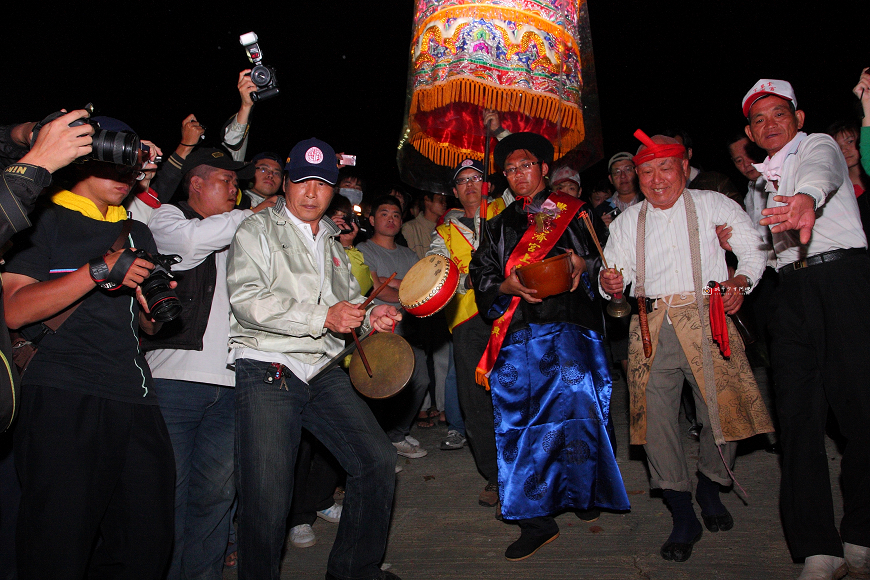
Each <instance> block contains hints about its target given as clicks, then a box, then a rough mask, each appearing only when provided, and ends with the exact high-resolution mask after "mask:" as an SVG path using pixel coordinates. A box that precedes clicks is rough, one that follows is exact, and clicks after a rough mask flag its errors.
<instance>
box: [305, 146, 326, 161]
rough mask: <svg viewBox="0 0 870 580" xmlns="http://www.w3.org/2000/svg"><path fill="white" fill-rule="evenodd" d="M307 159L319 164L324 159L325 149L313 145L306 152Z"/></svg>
mask: <svg viewBox="0 0 870 580" xmlns="http://www.w3.org/2000/svg"><path fill="white" fill-rule="evenodd" d="M305 161H307V162H308V163H311V164H313V165H317V164H318V163H320V162H321V161H323V151H321V150H320V149H319V148H317V147H312V148H310V149H309V150H308V151H306V152H305Z"/></svg>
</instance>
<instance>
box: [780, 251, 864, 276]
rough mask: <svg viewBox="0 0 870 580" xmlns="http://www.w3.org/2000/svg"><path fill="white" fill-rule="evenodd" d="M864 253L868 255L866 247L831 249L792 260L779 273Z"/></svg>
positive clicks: (786, 272)
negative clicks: (795, 260)
mask: <svg viewBox="0 0 870 580" xmlns="http://www.w3.org/2000/svg"><path fill="white" fill-rule="evenodd" d="M862 254H863V255H867V250H866V249H865V248H848V249H846V250H831V251H830V252H824V253H822V254H816V255H815V256H810V257H809V258H806V259H803V260H798V261H797V262H792V263H791V264H786V265H785V266H783V267H782V268H780V269H779V273H780V274H788V273H790V272H794V271H795V270H802V269H804V268H809V267H810V266H817V265H819V264H824V263H827V262H834V261H836V260H840V259H842V258H848V257H849V256H860V255H862Z"/></svg>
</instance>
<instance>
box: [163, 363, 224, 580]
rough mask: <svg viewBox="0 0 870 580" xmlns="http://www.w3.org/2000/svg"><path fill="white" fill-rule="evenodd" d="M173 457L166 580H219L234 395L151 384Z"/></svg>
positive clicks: (203, 387) (206, 387) (173, 383)
mask: <svg viewBox="0 0 870 580" xmlns="http://www.w3.org/2000/svg"><path fill="white" fill-rule="evenodd" d="M154 391H155V393H156V394H157V401H158V403H159V404H160V411H161V412H162V413H163V420H164V421H165V422H166V429H167V430H168V431H169V439H170V440H171V441H172V450H173V452H174V454H175V473H176V477H175V544H174V549H173V553H172V561H171V563H170V566H169V573H168V574H167V579H168V580H176V579H180V578H184V579H185V580H220V578H221V577H222V575H223V564H224V551H225V550H226V548H227V537H228V535H229V529H230V507H231V506H232V503H233V498H234V497H235V493H236V488H235V483H234V480H233V467H234V463H233V441H234V437H233V433H234V431H235V420H234V419H235V401H236V394H235V390H234V389H233V388H232V387H220V386H216V385H211V384H206V383H195V382H190V381H177V380H172V379H154Z"/></svg>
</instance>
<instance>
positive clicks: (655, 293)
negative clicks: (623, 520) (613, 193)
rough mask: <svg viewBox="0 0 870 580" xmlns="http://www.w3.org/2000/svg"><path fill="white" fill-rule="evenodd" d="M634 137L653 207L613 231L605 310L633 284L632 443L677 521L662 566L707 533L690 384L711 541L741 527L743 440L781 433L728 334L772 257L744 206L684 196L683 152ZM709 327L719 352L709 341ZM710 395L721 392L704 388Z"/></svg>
mask: <svg viewBox="0 0 870 580" xmlns="http://www.w3.org/2000/svg"><path fill="white" fill-rule="evenodd" d="M636 135H638V136H639V138H640V139H641V141H643V142H644V145H643V146H641V148H640V149H639V150H638V153H637V155H636V156H635V157H634V163H635V166H636V167H637V174H638V178H639V182H640V188H641V191H642V192H643V194H644V195H645V196H646V201H644V202H642V203H640V204H637V205H634V206H632V207H630V208H628V209H627V210H626V211H624V212H623V213H622V214H620V215H619V217H617V218H616V219H615V220H614V221H613V223H612V224H610V238H609V239H608V242H607V246H606V247H605V249H604V258H605V260H606V262H607V264H608V265H609V266H611V268H610V269H607V270H602V271H601V273H600V276H599V279H600V284H601V288H602V290H603V292H602V294H604V293H606V294H605V297H606V298H608V299H609V296H607V295H610V296H612V295H614V294H616V293H619V292H623V290H624V288H625V286H626V285H627V284H629V283H631V284H632V292H633V293H634V294H635V295H636V296H637V298H638V305H639V307H640V309H641V318H640V320H639V318H638V316H634V317H633V318H632V322H631V329H630V331H629V351H628V352H629V356H628V387H629V398H630V407H631V412H630V429H631V440H630V442H631V443H632V444H634V445H641V444H642V445H644V449H645V450H646V454H647V458H648V461H649V471H650V485H651V486H652V487H653V488H660V489H662V490H663V494H664V498H665V502H666V503H667V504H668V506H669V507H670V509H671V512H672V515H673V524H674V525H673V530H672V532H671V534H670V537H669V538H668V539H667V541H666V542H665V544H664V545H663V546H662V549H661V555H662V557H663V558H664V559H665V560H674V561H677V562H683V561H685V560H687V559H688V558H689V556H690V555H691V553H692V546H693V545H694V544H695V542H697V541H698V540H699V539H700V538H701V533H702V528H701V523H700V522H699V521H698V518H697V517H696V516H695V510H694V507H693V505H692V493H691V491H690V490H691V481H690V474H689V471H688V469H687V467H686V461H685V458H684V452H683V447H682V445H683V444H682V441H683V438H682V435H681V431H680V428H679V423H678V415H679V410H680V393H681V391H682V386H683V378H684V377H685V378H686V379H687V380H688V381H689V383H690V384H691V385H692V391H693V393H694V397H695V405H696V408H697V412H698V418H699V420H701V421H702V422H703V423H704V425H705V428H704V430H703V431H701V438H700V454H699V461H698V486H697V492H696V498H697V499H698V503H699V504H700V505H701V516H702V517H703V519H704V525H705V526H706V527H707V529H708V530H710V531H711V532H716V531H719V530H722V531H725V530H730V529H731V527H732V526H733V525H734V522H733V519H732V517H731V514H730V513H728V510H727V509H726V508H725V506H724V505H723V504H722V502H721V500H720V499H719V486H720V485H723V486H729V485H731V483H732V474H731V467H732V466H733V464H734V456H735V451H736V448H737V443H736V441H738V440H740V439H745V438H747V437H750V436H752V435H755V434H758V433H765V432H769V431H772V430H773V428H772V426H771V423H770V418H769V416H768V414H767V409H765V407H764V403H762V401H761V396H760V395H759V392H758V387H757V385H756V383H755V378H754V377H753V375H752V370H751V369H750V367H749V363H748V362H747V360H746V355H745V353H744V351H743V343H742V342H741V341H740V338H739V335H738V334H737V333H736V331H735V329H734V325H733V324H732V323H731V322H730V320H729V321H728V322H727V328H726V326H725V325H726V322H725V314H726V313H727V314H733V313H735V312H736V311H737V310H738V309H739V308H740V305H741V304H742V302H743V293H744V292H748V291H749V290H750V289H751V287H752V283H753V282H756V281H758V280H759V279H760V278H761V274H762V273H763V271H764V267H765V262H766V255H765V254H764V252H762V251H760V250H758V248H759V247H760V246H761V239H760V236H759V235H758V233H756V231H755V230H754V228H753V227H752V223H751V222H750V220H749V217H748V216H747V215H746V214H745V213H744V212H743V210H742V209H741V208H740V206H739V205H738V204H737V203H735V202H734V201H732V200H730V199H728V198H727V197H725V196H724V195H721V194H719V193H717V192H715V191H699V190H691V189H686V173H687V171H686V170H687V165H688V161H687V160H685V159H684V157H683V154H684V151H685V149H684V147H683V146H682V145H680V144H679V143H678V142H677V141H676V140H675V139H672V138H670V137H662V136H658V135H657V136H655V137H653V138H652V139H649V138H648V137H647V136H646V135H644V134H643V133H642V132H640V131H638V132H637V133H636ZM724 223H727V224H729V225H731V226H733V228H734V235H733V236H732V237H731V239H730V242H731V247H732V248H733V251H734V253H735V254H736V255H737V257H738V259H739V268H738V269H737V273H736V274H735V275H734V276H732V277H730V278H729V276H728V267H727V265H726V264H725V251H724V250H723V249H722V248H721V247H720V246H719V240H718V238H717V236H716V225H717V224H724ZM617 269H618V270H617ZM726 278H727V279H726ZM711 280H713V281H721V280H724V282H720V284H721V286H722V287H723V288H724V290H723V294H724V295H723V296H721V297H720V295H718V294H714V295H713V296H711V297H710V299H709V301H712V302H713V305H714V307H715V308H714V309H713V310H712V311H711V310H710V308H709V306H708V297H707V296H706V294H705V292H707V290H705V289H704V287H705V285H706V284H707V282H708V281H711ZM720 300H721V302H720ZM708 313H709V314H708ZM711 317H712V318H713V319H714V320H713V322H714V324H713V331H712V332H713V336H716V337H717V339H718V341H719V342H718V344H716V343H714V342H713V340H712V337H711V323H710V319H711ZM647 327H648V328H647ZM702 329H703V330H702ZM723 335H724V336H723ZM644 343H645V344H644ZM729 346H730V355H729V353H728V350H729ZM714 384H715V389H707V388H705V386H706V385H714ZM714 395H715V396H714ZM707 425H709V426H710V428H709V429H708V428H707V427H706V426H707Z"/></svg>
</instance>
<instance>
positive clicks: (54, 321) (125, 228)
mask: <svg viewBox="0 0 870 580" xmlns="http://www.w3.org/2000/svg"><path fill="white" fill-rule="evenodd" d="M132 222H133V220H124V221H123V222H121V223H122V225H121V233H120V234H118V238H117V239H116V240H115V242H114V243H113V244H112V247H111V248H109V251H108V252H106V253H107V254H108V253H111V252H117V251H118V250H120V249H122V248H123V247H124V242H125V241H126V240H127V236H128V235H130V228H131V227H132ZM125 253H126V252H125ZM122 255H123V254H122ZM134 259H135V258H134ZM118 261H119V262H120V258H119V260H118ZM131 264H132V262H131ZM115 265H116V266H117V263H116V264H115ZM128 269H129V266H128ZM113 270H114V268H113ZM126 273H127V271H126V270H125V271H124V274H126ZM123 280H124V278H123V277H122V278H121V281H122V282H123ZM81 303H82V301H81V300H80V301H79V302H76V303H75V304H73V305H72V306H70V307H69V308H67V309H66V310H64V311H63V312H61V313H60V314H58V315H57V316H54V317H52V318H49V319H48V320H45V321H43V323H42V324H43V326H45V327H46V328H47V329H48V331H49V332H51V333H52V334H54V333H55V332H57V329H58V328H60V325H61V324H63V323H64V322H66V319H67V318H69V317H70V316H71V315H72V313H73V312H75V311H76V308H78V307H79V305H81ZM46 334H48V332H46V331H45V329H43V332H41V333H40V334H39V336H37V337H36V339H34V340H31V342H33V343H34V344H39V341H40V340H42V339H43V338H45V335H46Z"/></svg>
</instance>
